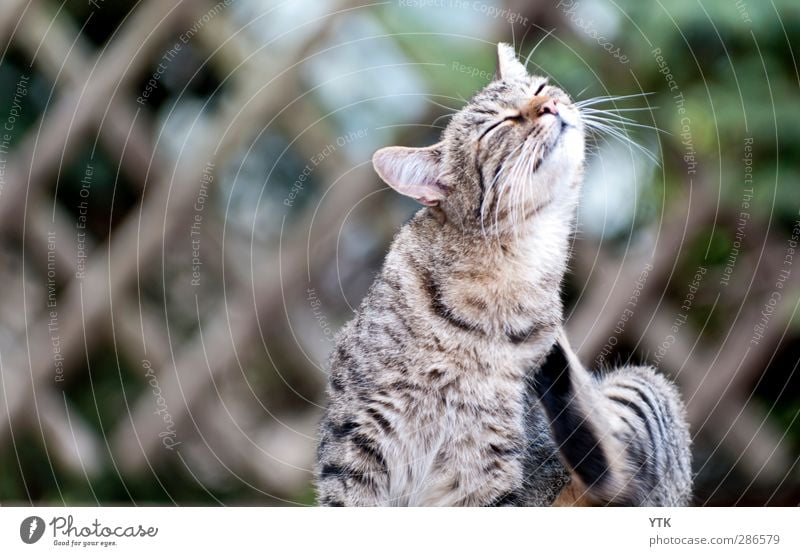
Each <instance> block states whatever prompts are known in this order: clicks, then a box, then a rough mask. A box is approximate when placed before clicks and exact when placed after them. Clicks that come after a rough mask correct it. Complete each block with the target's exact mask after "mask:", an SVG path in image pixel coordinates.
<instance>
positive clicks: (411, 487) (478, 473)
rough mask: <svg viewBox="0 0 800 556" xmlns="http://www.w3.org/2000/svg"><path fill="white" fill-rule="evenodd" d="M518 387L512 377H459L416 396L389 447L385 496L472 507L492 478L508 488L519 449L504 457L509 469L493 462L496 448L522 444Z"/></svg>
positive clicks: (400, 500) (412, 502) (514, 476)
mask: <svg viewBox="0 0 800 556" xmlns="http://www.w3.org/2000/svg"><path fill="white" fill-rule="evenodd" d="M522 388H523V385H522V383H521V382H520V381H519V380H516V379H508V380H495V381H472V383H466V382H465V381H462V382H459V384H458V385H451V386H450V387H447V388H444V389H443V390H442V391H441V392H440V393H439V395H437V396H433V395H431V396H426V397H425V398H424V399H423V398H421V399H419V400H417V401H416V403H414V404H413V408H411V409H410V411H408V412H407V413H406V415H405V426H404V427H403V431H402V433H401V434H400V437H399V438H398V439H397V440H398V442H396V444H395V445H394V448H393V453H394V456H395V462H394V463H393V464H392V467H393V468H394V471H393V472H390V498H391V499H393V500H395V501H396V503H398V504H399V505H412V506H418V505H419V506H421V505H445V506H452V505H459V504H463V503H465V501H469V503H470V504H471V505H474V504H476V503H477V504H480V503H482V500H481V499H480V498H474V497H476V496H478V497H479V496H480V492H481V491H482V489H487V488H488V487H489V486H490V485H491V484H492V482H493V481H495V482H497V481H499V482H502V483H503V484H504V485H508V486H511V485H512V484H513V483H514V482H515V481H516V480H518V477H517V475H518V473H519V470H521V457H522V452H521V451H520V453H519V454H518V455H510V456H508V455H506V456H504V459H505V460H506V461H504V462H503V466H504V467H506V468H509V469H505V470H504V471H503V472H502V473H499V472H497V469H498V468H499V467H498V466H497V464H496V462H495V460H496V459H497V458H498V453H497V451H498V450H511V447H514V446H518V447H521V446H522V442H523V439H524V438H525V430H524V413H525V408H524V403H523V400H524V393H523V391H522ZM509 460H517V461H509ZM487 470H489V471H487Z"/></svg>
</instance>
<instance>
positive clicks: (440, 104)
mask: <svg viewBox="0 0 800 556" xmlns="http://www.w3.org/2000/svg"><path fill="white" fill-rule="evenodd" d="M424 98H425V100H427V101H428V102H430V103H431V104H433V105H435V106H438V107H439V108H444V109H445V110H448V111H450V112H453V113H455V112H458V111H459V110H460V109H459V108H453V107H452V106H447V105H446V104H442V103H441V102H436V101H435V100H433V99H430V98H428V97H424Z"/></svg>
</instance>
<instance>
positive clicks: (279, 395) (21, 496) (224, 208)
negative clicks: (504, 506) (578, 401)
mask: <svg viewBox="0 0 800 556" xmlns="http://www.w3.org/2000/svg"><path fill="white" fill-rule="evenodd" d="M548 33H550V34H549V35H548ZM501 40H502V41H508V42H513V43H514V44H515V46H516V47H517V49H518V50H519V51H520V52H521V54H522V56H523V57H524V56H527V55H528V53H529V52H530V51H531V50H532V48H533V47H534V46H535V45H537V44H538V47H537V48H536V50H535V52H534V53H533V55H532V56H531V58H530V62H529V64H528V66H529V69H530V71H531V72H535V73H542V74H546V75H548V76H550V78H551V80H552V81H553V82H555V83H557V84H559V85H560V86H562V87H563V88H564V89H565V90H567V91H569V92H570V93H571V94H572V95H573V97H575V98H579V99H586V98H590V97H595V96H602V95H612V94H613V95H626V94H631V95H633V94H638V93H643V92H648V93H652V94H650V95H647V96H637V97H632V98H629V99H627V100H622V101H617V102H613V103H611V102H609V103H606V104H605V105H604V106H606V107H614V108H619V109H628V108H643V109H644V110H637V111H630V112H621V113H623V114H625V115H627V116H630V117H632V118H633V119H635V120H636V121H637V122H639V123H641V124H643V125H647V126H652V127H655V128H658V130H660V131H657V130H652V129H647V128H638V127H630V128H627V129H623V130H622V132H623V133H625V134H628V135H629V136H630V137H631V138H632V139H633V140H634V141H635V142H636V143H637V144H639V145H641V146H642V147H644V148H645V149H647V150H648V151H650V152H651V153H652V154H653V155H654V158H655V160H656V162H657V163H654V162H653V161H652V160H650V158H648V156H646V155H645V154H644V153H643V152H641V151H640V150H639V149H637V148H632V147H631V146H630V145H629V144H626V143H623V142H619V141H616V140H613V139H608V138H605V139H604V138H598V139H597V140H596V141H593V143H592V155H591V157H590V162H589V167H588V172H587V176H586V183H585V188H584V193H583V199H582V204H581V209H580V216H579V231H578V233H577V235H576V239H575V242H574V245H573V251H574V255H573V261H572V264H571V272H570V275H569V277H568V280H567V283H566V285H565V290H564V296H565V299H566V301H567V305H568V313H567V315H568V318H567V327H568V330H569V334H570V337H571V338H572V341H573V343H574V345H575V347H576V348H577V349H578V350H579V352H580V355H581V357H582V359H583V360H584V361H585V362H586V364H587V365H590V366H592V367H593V368H595V369H601V368H606V367H611V366H614V365H618V364H622V363H625V362H628V361H634V362H645V363H649V364H652V365H655V366H657V367H658V368H659V369H660V370H661V372H663V373H665V374H666V375H668V376H670V377H672V378H673V379H674V380H676V381H677V383H678V384H679V385H680V388H681V390H682V392H683V395H684V398H685V399H686V401H687V404H688V408H689V416H690V419H691V426H692V435H693V438H694V469H695V473H696V496H695V502H696V503H697V504H699V505H796V504H798V502H800V469H798V457H800V422H798V421H799V419H798V415H799V414H800V376H798V372H797V371H798V369H797V366H798V360H799V359H800V357H799V356H800V315H798V303H800V252H798V251H797V249H798V246H797V241H798V235H800V212H799V211H800V194H798V182H800V165H799V164H798V157H799V156H800V106H799V104H800V103H799V102H798V101H800V94H798V93H800V89H799V88H800V73H799V72H798V60H797V58H798V45H800V5H798V3H797V2H796V1H794V0H766V1H763V2H762V1H755V0H746V1H745V0H738V1H734V0H719V1H716V0H715V1H712V0H672V1H670V2H664V1H661V0H653V1H645V2H643V1H641V0H580V1H577V0H575V1H573V0H566V1H563V0H562V1H561V2H558V1H553V2H545V1H533V0H524V1H523V0H519V1H516V0H509V1H508V2H495V1H491V0H477V1H473V0H464V1H461V0H428V1H426V0H421V1H414V0H390V1H387V2H374V3H365V2H364V0H359V1H350V0H331V1H311V0H309V1H284V2H278V1H273V0H227V1H221V2H215V1H214V0H209V1H201V0H195V1H190V0H183V1H179V0H140V1H126V0H113V1H112V0H96V1H88V0H68V1H63V2H62V1H57V0H4V1H3V2H2V3H1V4H0V46H2V51H1V53H0V128H2V129H0V227H2V233H1V234H0V284H2V286H1V287H0V371H1V372H0V379H1V380H0V391H1V394H2V395H0V503H2V504H29V503H33V504H52V505H61V504H89V505H93V504H137V505H144V504H181V505H191V504H202V505H216V504H226V505H273V504H276V505H284V504H312V503H313V488H312V485H311V467H312V463H313V458H314V449H315V431H316V424H317V421H318V419H319V417H320V415H321V407H322V406H323V404H324V384H325V372H324V360H325V357H326V355H327V353H328V352H329V351H330V349H331V346H332V341H333V337H334V334H335V332H336V331H337V330H338V328H339V327H340V326H341V325H342V324H343V323H344V322H345V321H347V320H348V319H349V318H350V316H351V315H352V310H353V308H354V307H356V306H357V305H358V303H359V302H360V299H361V298H362V296H363V295H364V293H365V292H366V289H367V288H368V286H369V284H370V283H371V281H372V278H373V276H374V274H375V273H376V271H377V270H378V268H379V267H380V264H381V261H382V258H383V256H384V255H385V253H386V250H387V248H388V245H389V242H390V240H391V238H392V236H393V234H394V233H395V232H396V230H397V229H398V227H399V226H400V225H401V224H402V223H403V222H404V221H405V220H406V219H407V218H408V217H409V216H410V215H411V214H412V213H413V212H414V211H415V210H416V207H415V205H414V204H413V203H411V202H409V201H407V200H405V199H401V198H399V197H398V196H397V195H394V194H392V193H391V192H390V191H389V190H388V189H387V188H386V187H384V186H383V184H381V183H380V181H379V180H378V179H377V177H376V176H375V174H374V172H373V171H372V169H371V166H370V162H369V159H370V156H371V154H372V152H373V151H374V150H375V149H377V148H379V147H382V146H386V145H390V144H401V145H425V144H429V143H432V142H435V141H436V140H437V137H438V134H439V133H440V131H441V128H442V126H444V125H445V124H446V123H447V118H448V115H449V114H450V113H452V112H453V111H454V110H457V109H458V108H459V107H460V106H462V105H463V104H464V102H465V99H467V98H469V96H470V95H471V94H472V93H473V92H474V91H476V90H477V89H479V88H480V87H482V86H483V85H484V84H485V83H486V82H487V81H488V80H490V79H491V75H492V73H493V71H494V52H495V46H494V45H495V43H496V42H497V41H501Z"/></svg>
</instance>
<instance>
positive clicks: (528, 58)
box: [522, 27, 556, 69]
mask: <svg viewBox="0 0 800 556" xmlns="http://www.w3.org/2000/svg"><path fill="white" fill-rule="evenodd" d="M555 30H556V28H555V27H553V28H552V29H550V30H549V31H548V32H547V33H545V34H544V36H543V37H542V38H541V39H539V42H537V43H536V44H535V45H533V48H531V51H530V52H528V56H527V58H525V63H524V64H522V65H523V66H525V68H526V69H527V67H528V62H530V61H531V56H533V53H534V52H536V49H537V48H539V45H540V44H542V43H543V42H544V40H545V39H546V38H547V37H549V36H550V35H551V34H552V33H553V31H555Z"/></svg>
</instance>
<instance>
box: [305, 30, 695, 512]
mask: <svg viewBox="0 0 800 556" xmlns="http://www.w3.org/2000/svg"><path fill="white" fill-rule="evenodd" d="M497 53H498V68H497V73H496V78H495V79H494V80H493V81H492V82H491V83H489V84H488V85H487V86H486V87H485V88H484V89H483V90H481V91H479V92H478V93H477V94H476V95H475V96H474V97H473V98H472V99H471V100H470V101H469V103H468V104H467V105H466V106H465V107H464V108H463V109H462V110H461V111H459V112H458V113H456V114H455V115H454V116H453V117H452V119H451V121H450V123H449V124H448V126H447V127H446V129H445V130H444V132H443V138H442V140H441V141H440V142H438V143H436V144H435V145H432V146H429V147H425V148H405V147H390V148H385V149H381V150H379V151H378V152H376V153H375V155H374V157H373V164H374V167H375V170H376V171H377V173H378V175H380V177H381V178H382V179H383V180H384V181H385V182H386V183H388V184H389V185H390V186H391V187H392V188H394V189H395V190H397V191H398V192H400V193H401V194H403V195H407V196H409V197H412V198H414V199H416V200H417V201H419V202H420V203H421V204H423V205H425V208H423V209H421V210H420V211H419V212H417V214H416V215H415V216H414V217H413V218H412V219H411V220H410V221H409V222H408V223H407V224H405V225H404V226H403V227H402V228H401V230H400V231H399V233H398V234H397V237H396V238H395V240H394V242H393V244H392V247H391V249H390V251H389V253H388V255H387V257H386V261H385V264H384V266H383V268H382V270H381V272H380V274H379V275H378V277H377V278H376V280H375V282H374V284H373V285H372V287H371V289H370V290H369V293H368V294H367V296H366V298H365V299H364V301H363V303H362V305H361V307H360V309H359V311H358V313H357V316H356V317H355V319H354V320H352V321H351V322H349V323H348V324H347V325H346V326H345V327H344V329H343V330H342V331H341V333H340V335H339V337H338V339H337V343H336V347H335V349H334V351H333V354H332V356H331V358H330V362H329V367H330V379H329V388H328V394H329V403H328V407H327V410H326V414H325V417H324V419H323V421H322V424H321V430H320V443H319V448H318V465H317V470H316V472H317V486H318V491H319V503H320V504H321V505H325V506H374V505H392V506H423V505H438V506H501V505H503V506H508V505H550V504H554V503H555V504H622V505H683V504H686V503H688V501H689V497H690V491H691V470H690V451H689V435H688V429H687V425H686V422H685V416H684V408H683V405H682V403H681V401H680V399H679V397H678V393H677V391H676V389H675V387H674V386H673V385H672V384H670V383H669V382H667V381H666V380H665V379H664V378H662V377H661V376H659V375H657V374H656V373H655V372H653V371H652V370H650V369H648V368H641V367H634V368H623V369H619V370H617V371H615V372H609V373H606V374H604V375H602V376H595V375H592V374H591V373H589V372H587V371H586V370H584V369H583V368H582V367H581V365H580V363H579V362H578V361H577V358H576V357H575V355H574V354H573V353H572V351H571V350H570V348H569V344H568V342H567V340H566V338H565V336H564V334H563V332H562V331H561V322H562V302H561V298H560V295H559V290H560V284H561V281H562V278H563V276H564V272H565V270H566V266H567V259H568V256H569V241H570V236H571V234H572V231H573V226H574V220H575V213H576V207H577V204H578V197H579V189H580V184H581V179H582V173H583V166H584V148H585V145H584V134H585V132H586V129H585V127H586V126H585V122H584V121H583V120H582V115H581V112H580V110H579V109H578V107H577V106H576V105H575V104H573V103H572V102H571V100H570V98H569V97H568V96H567V95H566V93H564V92H563V91H562V90H560V89H559V88H557V87H554V86H552V85H550V84H548V82H547V80H546V79H544V78H542V77H537V76H530V75H528V73H527V71H526V69H525V67H524V65H523V64H522V63H520V62H519V60H518V59H517V58H516V55H515V53H514V50H513V49H512V48H511V47H510V46H509V45H507V44H502V43H501V44H499V45H498V49H497Z"/></svg>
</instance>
